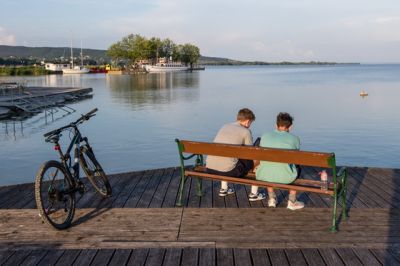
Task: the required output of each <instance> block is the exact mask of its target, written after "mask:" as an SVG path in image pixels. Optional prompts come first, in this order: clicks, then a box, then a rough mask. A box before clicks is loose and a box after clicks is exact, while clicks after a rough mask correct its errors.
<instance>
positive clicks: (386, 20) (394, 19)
mask: <svg viewBox="0 0 400 266" xmlns="http://www.w3.org/2000/svg"><path fill="white" fill-rule="evenodd" d="M375 22H376V23H378V24H388V23H397V22H400V17H380V18H377V19H375Z"/></svg>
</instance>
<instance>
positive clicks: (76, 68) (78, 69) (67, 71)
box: [62, 66, 90, 74]
mask: <svg viewBox="0 0 400 266" xmlns="http://www.w3.org/2000/svg"><path fill="white" fill-rule="evenodd" d="M89 71H90V70H89V69H87V68H86V67H82V66H74V68H64V69H63V70H62V72H63V74H86V73H89Z"/></svg>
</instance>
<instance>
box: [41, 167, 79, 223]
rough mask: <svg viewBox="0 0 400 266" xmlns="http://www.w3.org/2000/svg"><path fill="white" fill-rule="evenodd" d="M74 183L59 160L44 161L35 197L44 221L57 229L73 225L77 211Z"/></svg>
mask: <svg viewBox="0 0 400 266" xmlns="http://www.w3.org/2000/svg"><path fill="white" fill-rule="evenodd" d="M72 191H73V183H72V181H71V179H70V177H69V175H67V173H66V171H65V168H64V166H63V165H62V164H61V163H60V162H57V161H48V162H46V163H44V164H43V165H42V166H41V167H40V169H39V171H38V173H37V175H36V180H35V199H36V205H37V208H38V210H39V214H40V216H41V217H42V219H43V221H45V222H46V223H47V224H49V225H51V226H53V227H54V228H56V229H66V228H68V227H69V226H70V225H71V222H72V219H73V218H74V213H75V193H74V192H72Z"/></svg>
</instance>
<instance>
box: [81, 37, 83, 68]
mask: <svg viewBox="0 0 400 266" xmlns="http://www.w3.org/2000/svg"><path fill="white" fill-rule="evenodd" d="M81 66H82V67H83V54H82V40H81Z"/></svg>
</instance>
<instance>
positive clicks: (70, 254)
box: [50, 249, 82, 266]
mask: <svg viewBox="0 0 400 266" xmlns="http://www.w3.org/2000/svg"><path fill="white" fill-rule="evenodd" d="M81 251H82V250H80V249H68V250H65V252H64V253H63V254H62V255H61V257H60V259H59V260H58V261H57V264H56V265H57V266H63V265H65V266H68V265H72V264H73V263H74V262H75V260H76V259H77V258H78V256H79V254H80V253H81ZM50 252H51V251H50Z"/></svg>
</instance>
